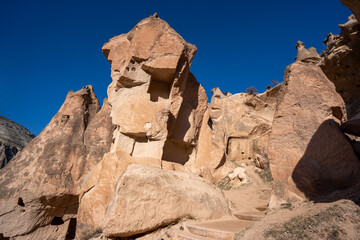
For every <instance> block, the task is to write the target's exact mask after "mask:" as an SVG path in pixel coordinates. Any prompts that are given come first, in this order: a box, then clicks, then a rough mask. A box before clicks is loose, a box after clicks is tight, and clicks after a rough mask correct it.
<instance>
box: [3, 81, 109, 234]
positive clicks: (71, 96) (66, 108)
mask: <svg viewBox="0 0 360 240" xmlns="http://www.w3.org/2000/svg"><path fill="white" fill-rule="evenodd" d="M112 131H113V127H112V123H111V118H110V106H109V105H108V104H107V102H106V101H105V102H104V106H103V107H102V108H101V110H100V104H99V102H98V100H97V98H96V96H95V93H94V92H93V89H92V87H91V86H87V87H84V88H83V89H81V90H79V91H77V92H72V91H71V92H69V93H68V95H67V97H66V100H65V102H64V104H63V105H62V107H61V108H60V110H59V112H58V113H57V114H56V115H55V116H54V117H53V119H52V120H51V121H50V123H49V124H48V125H47V126H46V127H45V129H44V130H43V131H42V132H41V133H40V135H39V136H37V137H36V138H35V139H33V141H31V142H30V144H28V145H27V146H26V147H25V148H24V149H23V150H22V151H21V152H20V153H19V154H18V155H16V157H15V158H14V159H13V160H12V161H11V162H10V163H9V164H8V165H7V166H6V168H3V169H2V170H1V171H0V205H1V208H0V233H1V234H3V235H4V236H6V237H10V236H11V237H15V238H17V239H45V237H53V238H56V239H65V236H66V235H68V236H72V235H74V234H75V232H74V229H75V226H76V214H77V208H78V195H79V187H80V185H81V180H82V178H83V177H84V176H85V175H86V173H88V172H89V171H90V169H91V168H92V167H93V166H95V165H96V164H97V163H98V162H99V161H100V160H101V158H102V156H103V155H104V153H105V152H108V151H109V149H110V143H111V137H112Z"/></svg>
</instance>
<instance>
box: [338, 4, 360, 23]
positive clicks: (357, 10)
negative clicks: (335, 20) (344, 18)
mask: <svg viewBox="0 0 360 240" xmlns="http://www.w3.org/2000/svg"><path fill="white" fill-rule="evenodd" d="M341 2H342V3H343V4H344V5H345V6H347V7H348V8H350V10H351V11H352V12H353V13H354V14H355V17H356V19H357V20H359V19H360V1H359V0H341Z"/></svg>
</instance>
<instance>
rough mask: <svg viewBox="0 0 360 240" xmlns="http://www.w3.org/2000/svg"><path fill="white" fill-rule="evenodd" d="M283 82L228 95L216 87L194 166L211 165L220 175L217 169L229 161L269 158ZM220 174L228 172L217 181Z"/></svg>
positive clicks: (206, 166)
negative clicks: (279, 93)
mask: <svg viewBox="0 0 360 240" xmlns="http://www.w3.org/2000/svg"><path fill="white" fill-rule="evenodd" d="M280 86H281V85H278V86H276V87H274V88H272V89H270V90H268V91H266V92H265V93H262V94H255V95H252V94H245V93H239V94H235V95H230V94H228V93H225V94H226V95H225V94H224V93H222V92H221V91H220V89H219V88H216V89H213V90H212V92H213V96H212V98H211V103H210V105H209V108H208V110H207V113H206V114H205V115H204V120H203V126H202V128H201V132H200V138H199V146H198V151H197V155H196V162H195V164H194V165H195V167H194V169H196V170H201V169H203V170H204V168H205V169H206V168H208V169H209V170H208V171H212V172H213V175H217V174H216V173H214V170H215V169H218V168H219V167H221V166H222V165H223V164H224V163H225V162H226V161H235V162H239V163H240V162H243V161H249V160H250V161H254V160H255V159H257V158H261V159H267V143H268V136H269V133H270V130H271V125H272V121H273V116H274V113H275V107H276V96H277V93H278V90H279V89H280ZM196 170H194V171H196ZM232 170H233V169H229V171H232ZM224 174H225V175H227V174H228V172H224ZM219 177H220V178H221V177H225V176H224V175H223V174H220V175H219V176H218V177H215V179H214V180H215V182H217V181H218V180H221V179H219Z"/></svg>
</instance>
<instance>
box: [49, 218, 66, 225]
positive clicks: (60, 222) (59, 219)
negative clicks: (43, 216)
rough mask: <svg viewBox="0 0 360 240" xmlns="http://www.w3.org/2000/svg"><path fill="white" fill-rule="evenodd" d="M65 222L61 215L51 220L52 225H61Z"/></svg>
mask: <svg viewBox="0 0 360 240" xmlns="http://www.w3.org/2000/svg"><path fill="white" fill-rule="evenodd" d="M61 224H64V221H63V220H62V218H61V217H54V218H53V220H52V221H51V225H61Z"/></svg>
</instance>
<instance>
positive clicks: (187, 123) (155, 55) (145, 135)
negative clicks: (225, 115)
mask: <svg viewBox="0 0 360 240" xmlns="http://www.w3.org/2000/svg"><path fill="white" fill-rule="evenodd" d="M196 51H197V48H196V47H195V46H194V45H191V44H189V43H187V42H186V41H185V40H184V39H183V38H182V37H181V36H180V35H179V34H177V33H176V32H175V31H174V30H173V29H172V28H171V27H170V26H169V25H168V24H167V23H166V22H165V21H163V20H161V19H160V18H158V17H156V16H151V17H149V18H146V19H144V20H142V21H141V22H139V23H138V24H137V25H136V26H135V27H134V28H133V29H132V30H131V31H130V32H129V33H127V34H122V35H120V36H117V37H114V38H112V39H110V40H109V42H108V43H106V44H105V45H104V46H103V52H104V54H105V56H106V58H107V59H108V60H109V62H110V64H111V77H112V79H113V81H112V83H111V84H110V85H109V87H108V96H109V103H110V104H111V106H112V110H111V116H112V119H113V124H114V125H116V126H117V130H116V132H115V133H114V135H115V139H114V141H115V143H114V144H113V146H112V148H111V151H112V152H115V151H118V150H121V151H125V152H127V153H128V154H130V155H131V156H134V157H152V158H158V159H162V160H164V161H170V162H176V163H180V164H185V163H186V162H187V161H188V160H189V159H190V158H191V157H193V156H194V154H195V146H196V143H197V140H198V135H199V130H200V126H201V121H202V118H203V114H204V112H205V109H206V104H207V97H206V93H205V90H204V89H203V88H202V86H201V85H200V84H199V83H198V82H197V81H196V79H195V77H194V76H193V75H192V74H191V73H190V72H189V69H190V66H191V62H192V59H193V57H194V54H195V53H196Z"/></svg>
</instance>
